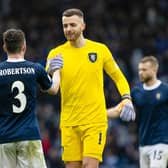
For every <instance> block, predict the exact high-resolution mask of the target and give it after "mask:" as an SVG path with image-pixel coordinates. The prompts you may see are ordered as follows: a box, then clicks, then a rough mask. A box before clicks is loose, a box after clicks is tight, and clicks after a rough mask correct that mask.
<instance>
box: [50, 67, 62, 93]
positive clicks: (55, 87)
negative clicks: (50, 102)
mask: <svg viewBox="0 0 168 168" xmlns="http://www.w3.org/2000/svg"><path fill="white" fill-rule="evenodd" d="M52 81H53V83H52V86H51V88H50V89H48V90H47V92H48V93H49V94H51V95H55V94H57V93H58V90H59V86H60V70H59V69H58V70H55V71H54V72H53V75H52Z"/></svg>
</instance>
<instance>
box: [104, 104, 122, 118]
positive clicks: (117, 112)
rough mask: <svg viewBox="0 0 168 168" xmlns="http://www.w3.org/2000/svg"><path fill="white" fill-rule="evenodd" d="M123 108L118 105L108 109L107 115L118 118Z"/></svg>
mask: <svg viewBox="0 0 168 168" xmlns="http://www.w3.org/2000/svg"><path fill="white" fill-rule="evenodd" d="M120 113H121V109H119V107H118V105H117V106H115V107H111V108H108V109H107V116H108V117H110V118H118V117H119V116H120Z"/></svg>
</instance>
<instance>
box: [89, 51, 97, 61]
mask: <svg viewBox="0 0 168 168" xmlns="http://www.w3.org/2000/svg"><path fill="white" fill-rule="evenodd" d="M88 56H89V60H90V61H91V62H95V61H96V60H97V53H88Z"/></svg>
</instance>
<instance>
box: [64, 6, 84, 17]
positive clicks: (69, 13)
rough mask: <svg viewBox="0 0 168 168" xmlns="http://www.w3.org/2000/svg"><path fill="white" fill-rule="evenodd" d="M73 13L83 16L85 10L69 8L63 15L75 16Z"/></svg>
mask: <svg viewBox="0 0 168 168" xmlns="http://www.w3.org/2000/svg"><path fill="white" fill-rule="evenodd" d="M73 15H77V16H79V17H81V18H83V17H84V14H83V12H82V11H81V10H80V9H77V8H71V9H67V10H65V11H64V12H63V14H62V16H66V17H70V16H73Z"/></svg>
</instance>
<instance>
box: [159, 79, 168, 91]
mask: <svg viewBox="0 0 168 168" xmlns="http://www.w3.org/2000/svg"><path fill="white" fill-rule="evenodd" d="M160 86H161V88H164V89H166V90H168V83H166V82H164V81H161V84H160Z"/></svg>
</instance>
